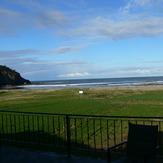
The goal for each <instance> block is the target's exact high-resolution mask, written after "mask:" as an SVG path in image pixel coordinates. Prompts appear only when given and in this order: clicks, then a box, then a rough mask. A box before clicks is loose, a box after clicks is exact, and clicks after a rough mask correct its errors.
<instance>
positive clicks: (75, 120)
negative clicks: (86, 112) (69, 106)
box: [74, 118, 78, 147]
mask: <svg viewBox="0 0 163 163" xmlns="http://www.w3.org/2000/svg"><path fill="white" fill-rule="evenodd" d="M74 119H75V124H74V125H75V146H76V147H77V143H78V141H77V128H76V118H74Z"/></svg>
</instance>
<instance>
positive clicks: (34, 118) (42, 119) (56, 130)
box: [0, 110, 163, 156]
mask: <svg viewBox="0 0 163 163" xmlns="http://www.w3.org/2000/svg"><path fill="white" fill-rule="evenodd" d="M129 122H130V123H135V124H144V125H158V126H159V142H158V143H159V145H160V146H162V144H163V140H162V137H163V136H162V134H163V117H129V116H95V115H94V116H93V115H74V114H50V113H36V112H17V111H3V110H1V111H0V138H1V141H2V142H3V141H15V142H24V143H32V144H39V145H48V146H54V147H64V148H66V149H67V153H68V156H70V154H71V150H72V149H75V150H87V151H101V152H106V149H107V148H108V147H109V146H112V145H115V144H116V143H120V142H122V141H126V139H127V133H128V123H129ZM160 155H161V156H163V151H160Z"/></svg>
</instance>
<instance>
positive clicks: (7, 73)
mask: <svg viewBox="0 0 163 163" xmlns="http://www.w3.org/2000/svg"><path fill="white" fill-rule="evenodd" d="M30 83H31V82H30V81H29V80H26V79H24V78H22V77H21V75H20V74H19V73H18V72H16V71H15V70H12V69H10V68H9V67H6V66H1V65H0V87H2V86H6V85H10V86H12V85H24V84H30Z"/></svg>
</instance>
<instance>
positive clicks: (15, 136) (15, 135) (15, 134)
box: [14, 114, 17, 140]
mask: <svg viewBox="0 0 163 163" xmlns="http://www.w3.org/2000/svg"><path fill="white" fill-rule="evenodd" d="M16 128H17V126H16V115H15V114H14V132H15V133H14V139H15V140H16V138H17V133H16Z"/></svg>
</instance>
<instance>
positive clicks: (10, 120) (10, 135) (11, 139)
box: [10, 114, 13, 140]
mask: <svg viewBox="0 0 163 163" xmlns="http://www.w3.org/2000/svg"><path fill="white" fill-rule="evenodd" d="M11 119H12V118H11V114H10V139H11V140H12V138H13V137H12V120H11Z"/></svg>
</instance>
